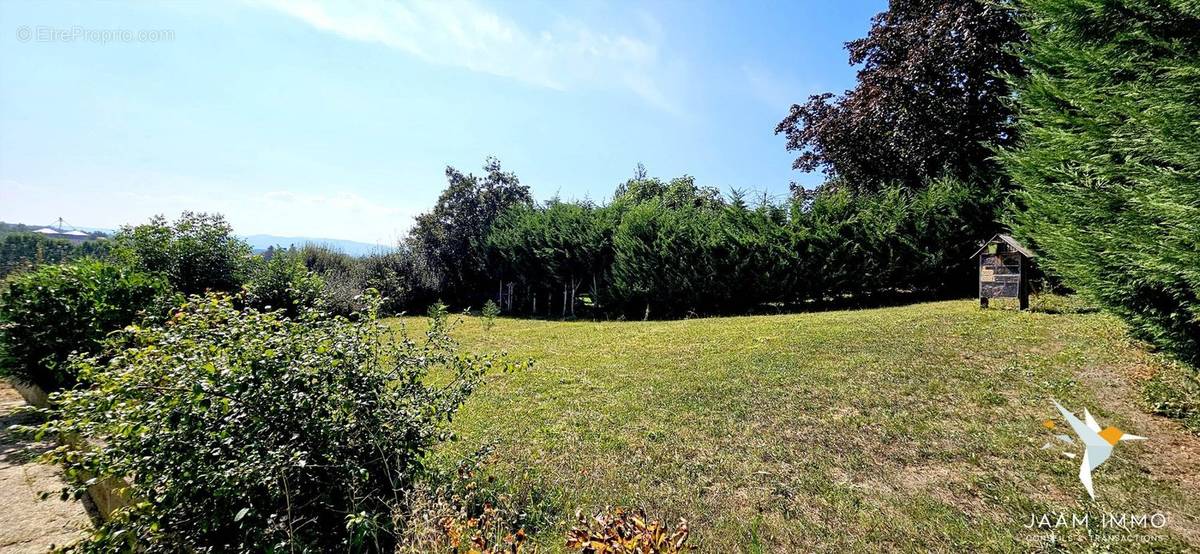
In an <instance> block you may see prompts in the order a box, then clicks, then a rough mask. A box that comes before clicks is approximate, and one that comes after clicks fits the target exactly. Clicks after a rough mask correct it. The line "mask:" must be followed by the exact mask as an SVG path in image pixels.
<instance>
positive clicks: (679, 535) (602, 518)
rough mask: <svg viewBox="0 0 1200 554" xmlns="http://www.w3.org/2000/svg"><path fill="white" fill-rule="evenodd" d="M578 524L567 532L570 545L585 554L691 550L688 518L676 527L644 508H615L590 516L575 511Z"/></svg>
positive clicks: (670, 553)
mask: <svg viewBox="0 0 1200 554" xmlns="http://www.w3.org/2000/svg"><path fill="white" fill-rule="evenodd" d="M576 516H577V517H578V519H579V526H577V527H574V528H572V529H571V531H570V532H568V533H567V548H573V549H578V550H579V552H581V553H582V554H676V553H680V552H687V551H690V550H691V549H692V548H691V547H689V546H686V545H685V544H684V543H686V542H687V539H688V532H689V531H688V524H687V520H684V519H680V520H679V523H678V524H677V525H676V526H675V529H674V531H672V530H671V529H670V528H669V527H667V526H665V525H662V524H660V523H659V522H657V521H651V520H649V519H648V518H647V517H646V512H645V511H644V510H641V509H638V510H635V511H626V510H624V509H622V508H616V509H614V510H611V511H605V512H601V513H599V514H596V515H595V516H592V517H591V518H590V519H589V518H586V517H584V516H582V515H581V514H576Z"/></svg>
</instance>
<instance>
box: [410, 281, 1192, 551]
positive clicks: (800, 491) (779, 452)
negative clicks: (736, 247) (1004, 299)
mask: <svg viewBox="0 0 1200 554" xmlns="http://www.w3.org/2000/svg"><path fill="white" fill-rule="evenodd" d="M406 322H407V324H408V325H409V327H410V328H411V329H410V330H411V331H417V330H419V329H420V328H422V327H423V323H422V322H421V320H420V318H409V319H407V320H406ZM455 334H456V336H457V337H458V338H459V339H460V340H461V341H462V343H463V345H464V347H465V348H466V349H468V350H474V351H495V350H505V351H507V352H508V353H509V354H511V355H512V356H514V357H519V358H525V357H531V358H533V359H534V360H535V365H534V367H533V368H532V369H528V370H524V371H520V372H517V373H509V374H496V375H492V376H491V377H489V378H488V380H487V383H486V384H485V385H484V386H482V387H481V388H480V389H479V390H478V391H477V393H476V394H475V396H474V397H473V398H472V399H471V400H470V401H469V402H468V403H467V405H466V406H464V407H463V409H462V411H461V412H460V414H459V416H458V417H457V418H456V419H455V421H454V424H453V429H454V430H455V431H456V432H457V433H458V434H459V435H460V440H459V441H458V442H456V443H452V444H451V445H450V446H448V447H447V448H444V449H442V450H441V451H439V452H438V453H437V457H436V461H437V462H438V463H449V462H450V461H452V460H455V459H457V458H458V457H460V456H462V455H465V454H467V453H469V452H471V451H473V450H475V449H478V448H479V447H480V446H482V445H484V444H487V443H492V442H494V443H495V445H496V448H495V451H494V455H493V457H492V458H491V460H490V467H491V468H492V469H491V470H490V471H491V473H492V474H493V475H495V476H496V477H498V478H499V479H500V481H501V482H506V483H511V484H514V486H516V487H524V488H525V489H526V490H535V491H539V492H540V494H544V495H546V497H548V498H552V499H553V502H554V504H555V505H556V506H557V507H558V509H559V510H560V516H559V517H560V518H562V520H564V523H560V524H558V525H557V526H551V527H548V528H546V529H542V530H540V531H539V532H538V534H537V537H536V538H537V540H538V541H539V542H540V543H541V544H542V545H544V546H545V547H548V548H550V549H551V550H557V549H559V548H561V544H562V540H561V537H562V532H563V530H564V529H565V528H566V526H569V525H570V520H572V519H573V516H574V512H575V510H576V509H582V510H583V511H584V512H585V513H586V512H588V511H590V510H593V509H596V508H599V507H603V506H606V505H620V506H643V507H645V508H646V510H647V511H648V512H649V513H650V514H651V515H652V516H654V517H656V518H659V519H664V520H667V521H670V522H672V523H673V522H674V521H675V520H677V519H678V518H680V517H683V518H687V520H688V521H689V522H690V525H691V528H692V541H691V544H694V545H696V546H698V547H700V550H701V551H704V552H737V551H748V552H756V551H763V552H795V551H811V550H818V551H846V552H851V551H863V550H867V551H895V550H909V551H924V550H936V551H955V552H959V551H970V550H979V549H986V550H1007V551H1026V550H1031V549H1044V550H1054V549H1058V548H1062V547H1063V545H1061V544H1060V545H1059V546H1054V547H1052V546H1047V545H1045V544H1044V543H1042V542H1039V541H1042V540H1044V539H1045V538H1046V537H1047V536H1048V535H1049V532H1048V531H1030V530H1027V529H1025V527H1024V525H1026V524H1027V523H1028V522H1029V519H1030V514H1031V513H1036V514H1042V513H1045V512H1088V513H1090V514H1091V517H1092V518H1094V520H1096V519H1098V518H1099V517H1100V514H1101V513H1103V512H1107V511H1112V512H1119V513H1136V514H1142V513H1155V512H1161V513H1163V514H1166V515H1167V517H1168V518H1169V523H1168V525H1167V526H1166V528H1165V529H1162V530H1155V531H1138V532H1134V533H1132V535H1133V537H1134V538H1141V539H1149V540H1151V541H1152V542H1151V543H1150V544H1145V543H1130V542H1112V541H1113V540H1120V539H1128V538H1129V537H1130V534H1129V533H1123V532H1112V531H1111V530H1109V536H1108V537H1109V538H1108V539H1099V538H1096V537H1093V538H1088V537H1087V536H1086V534H1085V531H1084V529H1082V528H1075V529H1062V528H1060V529H1058V537H1059V540H1062V541H1065V546H1066V547H1067V548H1068V549H1071V550H1083V549H1088V548H1094V549H1097V550H1107V549H1112V550H1145V549H1150V548H1156V549H1159V550H1168V551H1171V550H1187V549H1189V548H1190V547H1192V546H1194V545H1197V544H1198V541H1200V522H1198V518H1200V491H1198V490H1197V479H1196V476H1197V474H1198V473H1200V471H1198V468H1200V459H1198V458H1200V455H1197V453H1200V447H1198V446H1197V444H1198V441H1197V439H1196V437H1195V436H1193V435H1189V434H1187V433H1185V432H1183V431H1182V430H1180V426H1179V425H1178V424H1177V423H1176V422H1174V421H1172V420H1167V419H1164V418H1159V417H1152V416H1149V415H1147V414H1146V413H1145V412H1144V411H1143V409H1142V407H1141V406H1140V405H1139V401H1138V398H1139V396H1138V394H1137V385H1136V383H1135V381H1136V380H1137V379H1141V378H1145V377H1146V376H1147V375H1149V374H1152V373H1153V372H1155V371H1158V370H1159V369H1160V368H1162V367H1163V362H1162V361H1161V360H1159V359H1158V358H1157V357H1156V356H1153V355H1150V354H1147V353H1146V352H1145V351H1144V350H1143V349H1142V348H1141V347H1140V346H1139V345H1137V344H1135V343H1133V342H1131V341H1130V340H1129V339H1127V338H1125V334H1124V330H1123V329H1122V327H1121V326H1120V324H1119V323H1118V322H1117V321H1116V320H1115V319H1113V318H1111V317H1109V316H1106V315H1103V314H1097V313H1092V314H1054V315H1052V314H1046V313H1022V312H1017V311H1014V310H996V309H993V310H986V311H984V310H980V309H979V308H978V306H977V304H976V303H975V302H970V301H951V302H937V303H929V304H920V305H914V306H904V307H892V308H881V309H872V310H860V311H838V312H823V313H808V314H795V315H781V316H753V317H730V318H712V319H694V320H687V321H666V322H605V323H595V322H552V321H538V320H521V319H500V320H498V321H497V323H496V326H495V328H494V329H492V330H491V331H487V332H485V331H484V330H483V325H482V322H481V320H479V319H478V318H466V319H465V321H464V322H463V323H462V325H461V326H460V327H459V328H458V330H457V331H456V333H455ZM1052 397H1053V398H1055V399H1058V400H1059V401H1061V402H1063V403H1064V405H1066V406H1067V407H1068V408H1069V409H1071V410H1073V411H1074V412H1076V413H1078V414H1081V413H1082V411H1083V408H1084V407H1087V408H1089V409H1090V410H1091V412H1092V414H1094V415H1095V417H1096V418H1097V419H1098V420H1099V421H1100V424H1101V425H1102V426H1107V425H1115V426H1117V427H1119V428H1121V429H1122V430H1124V431H1126V432H1128V433H1134V434H1139V435H1146V436H1149V438H1150V440H1149V441H1148V442H1145V443H1120V444H1118V446H1117V448H1116V451H1115V453H1114V455H1113V457H1112V458H1111V459H1110V460H1109V461H1108V462H1106V463H1105V464H1104V465H1103V466H1101V467H1100V468H1099V469H1098V470H1097V471H1096V472H1095V474H1094V475H1095V483H1096V494H1097V501H1096V502H1093V501H1091V500H1090V499H1089V498H1088V496H1087V493H1086V492H1085V491H1084V489H1083V487H1082V486H1081V485H1080V483H1079V481H1078V478H1077V473H1078V470H1079V458H1076V459H1074V460H1072V459H1068V458H1066V457H1065V456H1064V455H1063V454H1062V451H1063V450H1064V449H1065V450H1072V451H1076V452H1077V453H1078V454H1080V455H1082V450H1081V449H1080V448H1078V447H1075V448H1070V447H1065V445H1061V444H1059V446H1064V448H1058V447H1057V446H1056V447H1055V448H1054V449H1051V450H1042V448H1041V447H1042V446H1043V445H1044V444H1046V443H1047V442H1055V443H1057V442H1058V441H1055V440H1054V439H1053V438H1052V436H1051V435H1052V434H1051V432H1050V431H1047V430H1046V429H1045V428H1044V427H1043V425H1042V424H1043V422H1044V421H1045V420H1046V419H1054V420H1055V421H1057V422H1058V424H1059V425H1060V428H1059V429H1058V432H1068V433H1069V429H1068V428H1067V427H1066V424H1065V422H1063V421H1062V419H1061V417H1059V416H1058V414H1057V412H1056V411H1055V409H1054V407H1053V405H1052V404H1051V403H1050V398H1052ZM1068 519H1070V516H1068ZM1093 531H1099V529H1098V523H1094V528H1093ZM1102 540H1109V542H1101V541H1102ZM1189 544H1190V545H1191V546H1189Z"/></svg>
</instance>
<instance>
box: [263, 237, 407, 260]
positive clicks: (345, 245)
mask: <svg viewBox="0 0 1200 554" xmlns="http://www.w3.org/2000/svg"><path fill="white" fill-rule="evenodd" d="M242 238H243V239H245V240H246V242H248V243H250V246H251V247H252V248H254V251H255V252H262V251H263V250H266V249H267V248H269V247H271V246H275V247H280V246H282V247H283V248H287V247H289V246H296V247H300V246H303V245H305V244H307V243H310V242H311V243H313V244H323V245H325V246H328V247H330V248H335V249H337V250H341V251H342V252H345V253H347V254H350V255H351V256H365V255H367V254H372V253H375V252H390V251H392V250H395V247H393V246H384V245H382V244H372V243H369V242H357V241H353V240H343V239H324V238H316V237H280V236H276V235H249V236H243V237H242Z"/></svg>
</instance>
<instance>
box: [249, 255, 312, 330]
mask: <svg viewBox="0 0 1200 554" xmlns="http://www.w3.org/2000/svg"><path fill="white" fill-rule="evenodd" d="M324 288H325V282H324V281H323V280H322V279H321V277H320V276H318V275H317V274H316V273H312V272H310V271H308V269H307V268H306V267H305V265H304V260H303V259H301V258H300V256H299V255H297V254H296V253H294V252H290V251H287V250H283V251H279V252H278V253H276V254H275V255H274V256H271V259H269V260H265V261H261V262H260V263H259V264H258V267H257V268H255V270H254V272H253V274H252V275H251V277H250V281H249V282H248V283H246V287H245V289H246V297H245V298H246V305H248V306H250V307H252V308H254V309H256V310H259V311H264V312H266V311H275V310H282V311H283V314H284V315H286V316H287V317H291V318H295V317H296V316H299V315H300V314H301V313H303V312H304V311H305V310H307V309H309V308H316V307H317V306H318V304H319V303H320V302H321V300H322V298H321V296H322V291H323V290H324Z"/></svg>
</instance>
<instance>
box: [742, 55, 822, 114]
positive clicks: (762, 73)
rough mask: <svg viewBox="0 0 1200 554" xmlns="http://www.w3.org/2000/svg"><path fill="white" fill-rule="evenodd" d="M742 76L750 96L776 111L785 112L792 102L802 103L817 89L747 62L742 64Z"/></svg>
mask: <svg viewBox="0 0 1200 554" xmlns="http://www.w3.org/2000/svg"><path fill="white" fill-rule="evenodd" d="M742 76H743V77H744V78H745V80H746V87H747V91H748V92H749V94H750V95H751V96H753V97H754V98H756V99H757V100H758V101H760V102H762V103H763V104H765V105H766V106H769V107H770V108H771V109H773V110H775V111H778V112H787V110H788V109H789V108H791V106H792V104H803V103H804V101H805V100H807V99H808V96H809V95H811V94H814V93H815V92H816V91H817V89H816V88H815V87H813V86H811V85H807V86H806V85H803V84H801V83H800V82H798V81H796V80H795V79H789V78H786V77H781V76H778V75H775V74H774V73H772V72H771V71H769V70H768V69H767V68H765V67H763V66H761V65H757V64H752V63H747V64H744V65H742Z"/></svg>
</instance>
